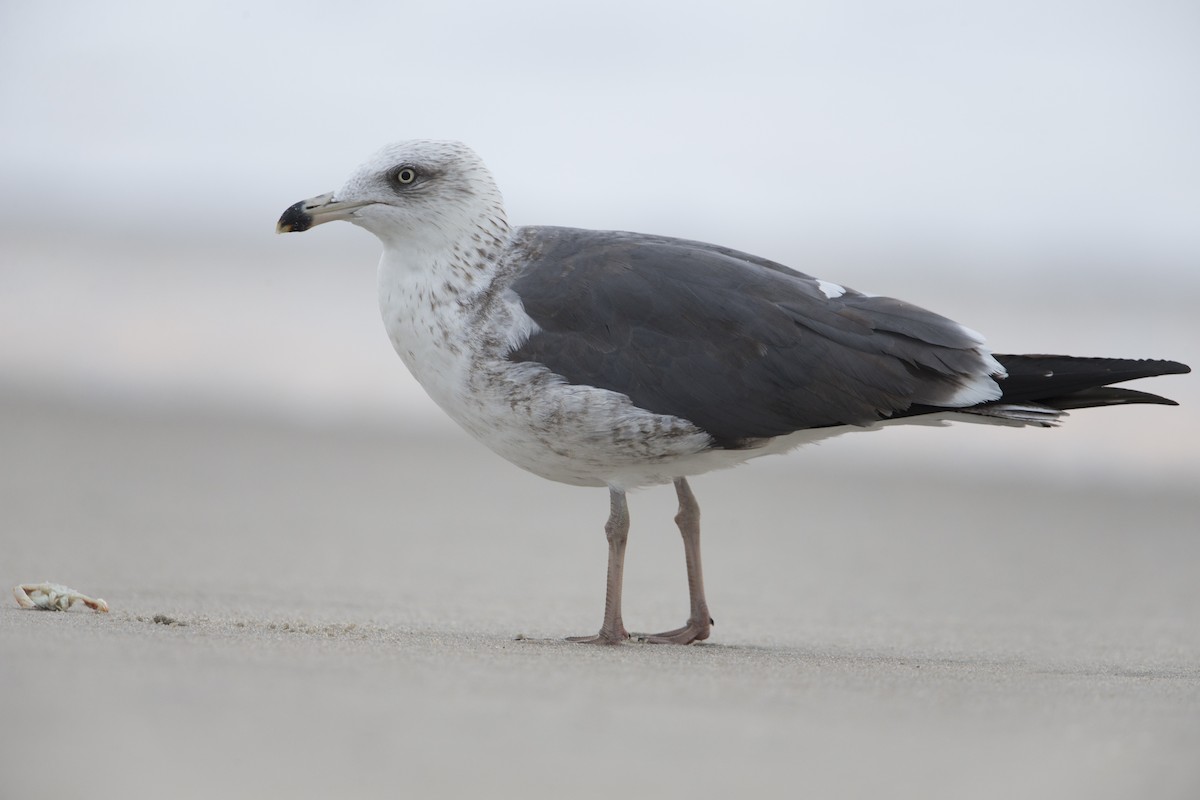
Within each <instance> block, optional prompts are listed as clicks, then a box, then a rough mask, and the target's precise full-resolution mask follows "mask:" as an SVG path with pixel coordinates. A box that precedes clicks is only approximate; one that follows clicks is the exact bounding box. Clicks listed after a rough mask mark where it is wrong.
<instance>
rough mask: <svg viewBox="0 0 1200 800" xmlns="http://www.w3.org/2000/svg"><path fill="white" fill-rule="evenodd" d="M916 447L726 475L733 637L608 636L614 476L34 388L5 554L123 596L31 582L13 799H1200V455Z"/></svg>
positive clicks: (643, 522) (824, 454)
mask: <svg viewBox="0 0 1200 800" xmlns="http://www.w3.org/2000/svg"><path fill="white" fill-rule="evenodd" d="M1156 411H1158V410H1156ZM1105 413H1107V412H1105ZM1112 413H1120V412H1112ZM1130 413H1140V412H1130ZM1161 413H1177V412H1166V411H1161ZM928 433H929V435H931V436H935V437H943V436H947V435H955V432H951V433H949V434H948V433H945V432H932V431H931V432H928ZM1018 435H1020V434H1018ZM872 436H879V437H884V436H889V437H890V433H889V434H878V435H876V434H873V435H872ZM874 444H875V443H874V442H872V445H874ZM889 446H890V445H889V443H888V440H884V439H882V438H880V439H879V450H878V452H879V453H880V454H881V455H880V458H879V459H878V460H864V459H863V458H862V454H863V453H868V452H872V451H871V450H870V449H869V448H867V447H859V446H858V445H853V446H850V447H847V448H843V449H839V446H838V445H835V444H830V445H827V446H823V447H822V448H820V449H819V450H818V451H814V452H813V453H812V454H811V455H810V454H808V453H805V454H801V455H794V456H792V457H789V458H788V459H776V460H775V461H773V462H771V463H767V462H763V463H762V464H761V465H759V464H756V465H753V466H751V467H749V468H743V469H739V470H736V471H732V472H727V473H722V474H718V475H711V476H705V477H701V478H699V479H697V480H695V481H694V483H693V486H694V488H695V490H696V493H697V495H698V497H699V498H700V502H701V505H702V507H703V510H704V526H705V558H706V568H707V579H708V584H709V600H710V604H711V606H712V609H713V613H714V616H715V617H716V621H717V625H716V628H715V630H714V636H713V639H712V640H711V641H710V643H706V644H704V645H701V646H694V647H688V648H674V647H661V646H650V645H626V646H622V647H614V648H602V647H587V646H579V645H571V644H567V643H565V642H563V641H562V637H563V636H565V635H568V634H578V633H588V632H592V631H593V630H594V629H595V628H596V627H597V626H598V624H599V618H600V612H601V606H602V590H603V587H602V581H603V574H604V553H605V546H604V541H603V535H602V531H601V526H602V524H603V521H604V516H605V514H606V510H607V499H606V497H605V496H604V494H603V492H602V491H598V490H585V489H574V488H571V487H564V486H557V485H553V484H549V483H547V482H544V481H541V480H539V479H537V478H534V477H532V476H528V475H525V474H523V473H521V472H519V471H518V470H516V469H514V468H512V467H510V466H508V465H506V464H504V463H503V462H501V461H499V460H498V459H497V458H495V457H494V456H492V455H490V454H489V453H487V452H486V451H484V450H482V449H480V448H478V447H476V446H475V445H474V444H473V443H471V442H469V441H467V440H466V439H465V437H462V436H444V435H441V434H440V433H438V434H436V435H435V434H433V433H421V432H419V431H418V432H412V431H405V430H403V429H402V428H397V429H389V428H386V427H380V426H378V425H361V426H355V425H353V424H348V423H347V424H336V425H335V424H326V425H318V424H313V423H307V424H301V423H298V422H288V421H281V420H270V419H267V418H265V417H259V418H254V417H251V416H239V415H236V414H222V413H217V412H205V411H198V410H195V409H193V410H184V409H175V410H171V409H153V408H137V407H102V406H95V405H89V404H85V403H73V402H68V401H66V400H63V399H61V398H54V397H50V396H39V395H36V394H29V393H22V392H19V391H15V390H13V391H5V392H4V393H2V394H0V447H2V450H3V458H2V462H0V509H2V510H0V584H2V585H3V588H4V590H5V592H7V589H8V587H10V586H12V585H13V584H16V583H19V582H29V581H41V580H51V581H56V582H61V583H66V584H69V585H71V586H74V587H75V588H77V589H79V590H81V591H84V592H87V593H89V594H92V595H97V596H100V597H103V598H105V599H106V600H107V601H108V602H109V604H110V605H111V607H112V611H111V613H109V614H107V615H102V614H96V613H92V612H90V611H86V610H81V609H78V608H77V609H75V610H73V611H71V612H68V613H50V612H35V611H24V610H21V609H19V608H17V606H16V604H15V602H12V600H11V598H8V597H7V596H5V597H4V602H3V603H0V720H3V726H2V728H0V796H3V797H5V798H10V797H11V798H22V797H32V796H37V797H42V798H58V797H88V798H118V797H121V798H137V797H152V796H153V797H171V798H213V797H223V798H243V797H245V798H263V797H289V798H308V797H325V798H328V797H351V796H364V797H378V796H388V797H471V796H478V797H531V798H536V797H582V798H590V797H612V796H630V797H650V796H655V797H697V798H706V797H714V798H715V797H734V796H736V797H766V796H789V797H797V796H800V797H838V798H842V797H845V798H860V797H861V798H867V797H871V798H876V797H887V798H909V797H911V798H943V797H944V798H1013V797H1020V798H1055V799H1056V800H1063V799H1064V798H1089V800H1096V799H1097V798H1127V797H1155V798H1194V797H1197V796H1200V757H1197V754H1198V753H1200V624H1198V623H1200V581H1197V565H1200V534H1198V533H1197V530H1198V528H1200V525H1198V524H1197V522H1198V520H1200V501H1198V499H1197V497H1196V494H1195V486H1194V482H1193V481H1191V480H1190V479H1187V480H1172V479H1170V476H1166V475H1163V476H1154V475H1150V476H1147V475H1145V474H1144V473H1143V474H1142V475H1141V476H1140V477H1139V478H1138V479H1136V480H1135V479H1132V478H1130V477H1129V476H1122V475H1121V474H1119V473H1114V474H1112V475H1108V476H1107V477H1105V476H1099V477H1096V476H1091V475H1090V473H1088V472H1087V470H1081V474H1085V475H1088V477H1087V478H1086V479H1079V478H1078V477H1074V478H1072V477H1071V476H1064V475H1056V474H1052V473H1050V472H1049V471H1047V470H1038V469H1037V466H1036V464H1035V465H1033V466H1031V467H1029V468H1028V469H1021V470H1015V469H1013V468H1012V462H1011V460H1008V461H1003V462H1000V463H998V464H997V465H996V466H995V467H994V468H989V467H988V465H986V464H985V465H982V466H979V465H976V466H972V467H970V468H967V467H966V465H961V464H954V463H948V464H947V463H940V464H939V463H936V459H924V460H922V459H920V458H917V459H916V460H914V461H912V462H911V463H909V462H906V461H905V460H904V459H905V456H903V455H898V454H896V453H895V452H894V451H890V450H889V449H888V448H889ZM1056 463H1061V462H1060V461H1059V462H1056ZM672 494H673V493H672V492H670V491H669V489H658V490H647V491H644V492H641V493H638V494H636V495H634V496H633V497H632V498H631V512H632V515H633V530H632V538H631V543H630V549H629V566H628V575H627V596H626V621H627V623H628V624H629V625H630V627H631V628H635V629H638V630H645V629H658V628H668V627H674V626H675V625H677V624H679V623H681V622H682V621H683V617H684V616H685V613H686V594H685V592H686V589H685V583H684V576H683V565H682V554H681V548H680V547H679V543H678V540H677V534H676V533H675V531H674V528H673V526H672V524H671V519H670V518H671V515H672V513H673V508H672V500H673V496H672Z"/></svg>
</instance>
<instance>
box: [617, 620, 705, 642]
mask: <svg viewBox="0 0 1200 800" xmlns="http://www.w3.org/2000/svg"><path fill="white" fill-rule="evenodd" d="M712 626H713V621H712V619H711V618H710V619H708V620H706V621H705V622H697V621H696V620H694V619H689V620H688V621H687V624H686V625H684V626H683V627H682V628H676V629H675V630H673V631H663V632H662V633H635V634H634V635H633V638H634V639H635V640H637V641H639V642H645V643H647V644H692V643H693V642H701V641H704V640H705V639H707V638H708V635H709V633H710V632H711V630H712Z"/></svg>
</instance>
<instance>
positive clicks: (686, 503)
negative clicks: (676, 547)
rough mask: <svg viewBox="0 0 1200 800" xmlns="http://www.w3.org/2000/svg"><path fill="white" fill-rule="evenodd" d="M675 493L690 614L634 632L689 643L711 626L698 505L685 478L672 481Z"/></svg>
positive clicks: (652, 638) (662, 641)
mask: <svg viewBox="0 0 1200 800" xmlns="http://www.w3.org/2000/svg"><path fill="white" fill-rule="evenodd" d="M675 494H676V495H678V496H679V513H677V514H676V515H675V524H676V525H678V526H679V532H680V533H681V534H682V535H683V555H684V558H685V560H686V562H687V577H688V599H689V601H690V602H691V607H692V609H691V614H689V615H688V621H687V624H686V625H684V626H683V627H682V628H676V629H675V630H673V631H664V632H663V633H655V634H638V636H637V638H638V639H641V640H642V641H646V642H653V643H655V644H691V643H692V642H699V641H702V640H704V639H707V638H708V634H709V631H710V629H711V628H712V624H713V621H712V617H710V616H709V615H708V602H707V601H706V600H705V599H704V574H703V570H702V569H701V567H700V505H699V504H698V503H697V502H696V496H695V495H694V494H692V489H691V487H690V486H688V482H687V479H685V478H678V479H677V480H676V481H675Z"/></svg>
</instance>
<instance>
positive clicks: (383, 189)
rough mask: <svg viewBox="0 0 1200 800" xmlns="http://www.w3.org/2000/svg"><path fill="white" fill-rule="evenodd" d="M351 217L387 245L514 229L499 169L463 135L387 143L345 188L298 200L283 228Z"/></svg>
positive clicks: (282, 222) (288, 229)
mask: <svg viewBox="0 0 1200 800" xmlns="http://www.w3.org/2000/svg"><path fill="white" fill-rule="evenodd" d="M337 219H344V220H348V221H349V222H352V223H354V224H355V225H358V226H360V227H362V228H366V229H367V230H368V231H370V232H371V233H373V234H375V235H376V236H377V237H379V239H380V240H382V241H383V243H384V245H385V246H389V245H394V244H397V243H399V242H406V243H408V244H409V245H411V244H413V243H414V240H416V241H422V242H424V243H425V244H426V245H427V246H428V245H433V244H435V243H436V242H439V241H440V242H454V241H458V240H459V239H460V238H461V237H462V234H463V233H464V228H466V229H474V230H479V229H480V228H484V229H485V230H488V231H489V232H491V233H493V234H499V233H501V232H502V231H501V230H497V229H502V230H503V231H506V230H507V222H506V220H505V216H504V203H503V200H502V199H501V196H500V192H499V190H498V189H497V188H496V183H495V181H494V180H493V179H492V176H491V173H490V172H489V171H488V169H487V167H486V166H485V165H484V163H483V161H482V160H480V158H479V156H477V155H476V154H475V152H474V151H473V150H471V148H469V147H467V146H466V145H465V144H462V143H461V142H454V141H436V140H430V139H416V140H411V141H405V142H397V143H396V144H391V145H388V146H387V147H384V148H383V149H381V150H379V151H378V152H377V153H375V155H373V156H371V158H369V159H368V160H367V161H366V162H364V163H363V164H362V166H360V167H359V168H358V169H357V170H355V171H354V173H353V174H352V175H351V176H350V177H349V178H348V179H347V180H346V183H345V184H344V185H343V186H342V188H340V189H338V190H336V191H333V192H328V193H326V194H322V195H318V196H317V197H311V198H309V199H307V200H301V201H300V202H298V203H296V204H294V205H292V206H290V207H289V208H288V209H287V210H286V211H284V212H283V216H281V217H280V218H279V223H278V224H277V225H276V227H275V230H276V232H277V233H290V232H300V231H306V230H308V229H309V228H311V227H313V226H315V225H320V224H322V223H324V222H330V221H332V220H337Z"/></svg>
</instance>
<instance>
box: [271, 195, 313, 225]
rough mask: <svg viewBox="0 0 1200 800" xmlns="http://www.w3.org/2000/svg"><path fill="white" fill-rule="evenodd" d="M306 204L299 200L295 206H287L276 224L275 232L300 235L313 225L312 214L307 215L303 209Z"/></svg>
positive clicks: (305, 201)
mask: <svg viewBox="0 0 1200 800" xmlns="http://www.w3.org/2000/svg"><path fill="white" fill-rule="evenodd" d="M308 202H309V201H307V200H301V201H300V202H299V203H296V204H295V205H292V206H288V209H287V211H284V212H283V216H282V217H280V218H279V222H278V223H276V225H275V232H276V233H301V232H302V231H306V230H308V229H309V228H311V227H312V225H313V218H312V214H309V213H308V211H306V210H305V208H304V207H305V206H306V205H307V204H308Z"/></svg>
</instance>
